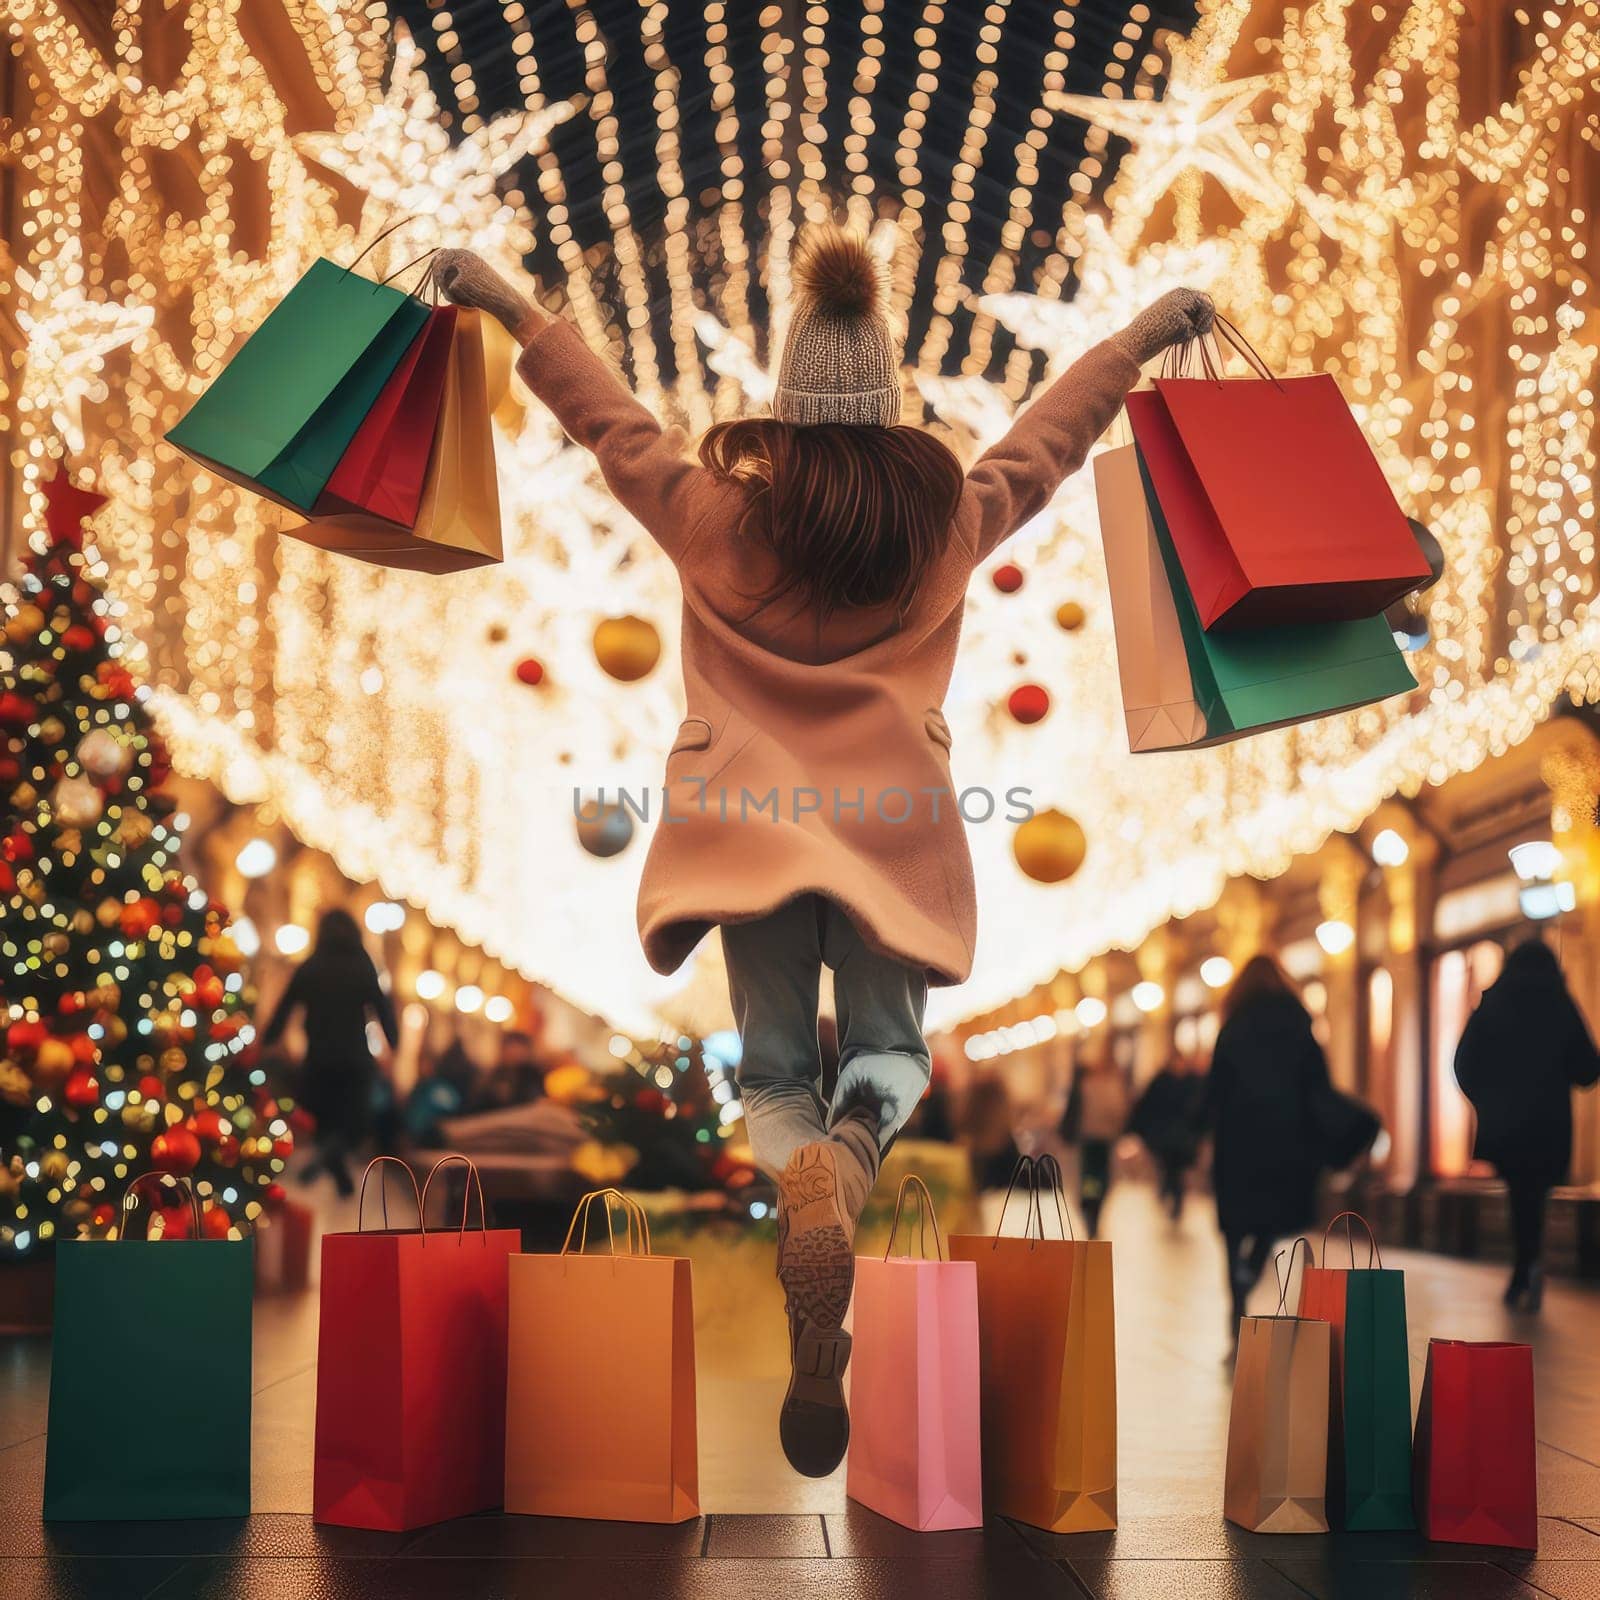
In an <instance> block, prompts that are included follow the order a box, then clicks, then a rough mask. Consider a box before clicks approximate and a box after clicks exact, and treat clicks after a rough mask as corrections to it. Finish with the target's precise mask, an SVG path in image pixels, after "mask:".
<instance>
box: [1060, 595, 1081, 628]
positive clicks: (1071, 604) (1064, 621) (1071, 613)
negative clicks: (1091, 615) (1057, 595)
mask: <svg viewBox="0 0 1600 1600" xmlns="http://www.w3.org/2000/svg"><path fill="white" fill-rule="evenodd" d="M1084 617H1085V612H1084V609H1083V607H1082V606H1080V605H1079V604H1078V602H1077V601H1076V600H1065V601H1063V602H1062V603H1061V604H1060V605H1059V606H1057V607H1056V626H1057V627H1058V628H1060V629H1062V630H1063V631H1064V632H1066V633H1076V632H1077V631H1078V629H1079V628H1081V627H1082V626H1083V623H1084Z"/></svg>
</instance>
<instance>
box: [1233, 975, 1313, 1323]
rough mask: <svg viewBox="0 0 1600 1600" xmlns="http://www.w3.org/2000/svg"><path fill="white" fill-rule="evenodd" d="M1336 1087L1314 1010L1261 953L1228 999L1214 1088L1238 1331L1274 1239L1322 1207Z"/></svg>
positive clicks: (1301, 1226) (1299, 1226)
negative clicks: (1322, 1120)
mask: <svg viewBox="0 0 1600 1600" xmlns="http://www.w3.org/2000/svg"><path fill="white" fill-rule="evenodd" d="M1330 1089H1331V1085H1330V1084H1329V1081H1328V1062H1327V1058H1326V1057H1325V1056H1324V1055H1323V1053H1322V1046H1321V1045H1319V1044H1318V1043H1317V1041H1316V1039H1315V1037H1313V1035H1312V1032H1311V1017H1310V1014H1309V1013H1308V1012H1307V1011H1306V1008H1305V1007H1304V1006H1303V1005H1301V1003H1300V999H1299V996H1298V995H1296V994H1295V992H1294V990H1293V989H1292V988H1291V987H1290V986H1289V980H1288V978H1287V977H1285V976H1284V972H1283V969H1282V968H1281V967H1280V966H1279V965H1278V963H1277V962H1276V961H1274V960H1273V959H1272V957H1271V956H1266V955H1258V956H1253V957H1252V958H1251V959H1250V960H1249V961H1247V962H1246V963H1245V965H1244V967H1243V969H1242V970H1241V971H1240V973H1239V976H1238V977H1237V978H1235V979H1234V981H1233V987H1232V988H1231V989H1230V990H1229V991H1228V994H1227V997H1226V998H1225V999H1224V1000H1223V1002H1222V1029H1221V1031H1220V1032H1219V1033H1218V1034H1217V1042H1216V1046H1215V1048H1214V1050H1213V1051H1212V1055H1211V1077H1210V1081H1209V1084H1208V1087H1207V1096H1206V1109H1207V1113H1208V1119H1209V1121H1210V1124H1211V1130H1212V1142H1213V1153H1212V1180H1213V1182H1214V1184H1215V1186H1216V1193H1217V1224H1218V1226H1219V1227H1220V1228H1221V1229H1222V1237H1223V1240H1224V1242H1225V1243H1226V1245H1227V1250H1228V1288H1229V1290H1230V1292H1231V1294H1232V1298H1233V1326H1234V1328H1235V1329H1237V1327H1238V1325H1239V1318H1240V1317H1242V1316H1243V1315H1244V1307H1245V1300H1246V1299H1247V1298H1248V1296H1249V1294H1250V1291H1251V1289H1253V1288H1254V1287H1255V1284H1256V1281H1257V1279H1259V1278H1260V1276H1261V1273H1262V1271H1263V1269H1264V1268H1265V1267H1266V1264H1267V1258H1268V1257H1269V1255H1270V1254H1271V1251H1272V1245H1273V1241H1274V1240H1275V1239H1280V1238H1282V1237H1283V1236H1284V1235H1286V1234H1291V1233H1299V1232H1301V1231H1302V1230H1303V1229H1304V1228H1306V1227H1309V1226H1310V1224H1311V1221H1312V1218H1313V1216H1314V1214H1315V1209H1316V1187H1317V1173H1318V1171H1319V1169H1320V1167H1321V1165H1322V1160H1321V1154H1320V1150H1319V1141H1318V1135H1317V1129H1316V1122H1315V1117H1316V1107H1317V1103H1318V1100H1319V1097H1323V1096H1326V1095H1327V1093H1328V1092H1329V1090H1330Z"/></svg>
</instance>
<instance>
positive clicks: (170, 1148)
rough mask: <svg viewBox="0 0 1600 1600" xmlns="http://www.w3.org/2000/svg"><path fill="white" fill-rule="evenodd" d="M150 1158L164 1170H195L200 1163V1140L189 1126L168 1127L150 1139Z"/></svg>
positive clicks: (184, 1171)
mask: <svg viewBox="0 0 1600 1600" xmlns="http://www.w3.org/2000/svg"><path fill="white" fill-rule="evenodd" d="M150 1159H151V1160H152V1161H153V1162H155V1164H156V1166H158V1167H159V1168H160V1169H161V1171H163V1172H176V1173H179V1174H183V1173H189V1172H193V1171H194V1169H195V1168H196V1167H197V1166H199V1165H200V1141H199V1140H198V1139H197V1138H195V1136H194V1135H193V1134H192V1133H191V1132H190V1131H189V1130H188V1129H187V1128H184V1127H177V1128H168V1129H167V1130H166V1131H165V1132H164V1133H158V1134H157V1135H156V1136H155V1138H154V1139H152V1140H151V1141H150Z"/></svg>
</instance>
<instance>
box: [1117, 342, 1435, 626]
mask: <svg viewBox="0 0 1600 1600" xmlns="http://www.w3.org/2000/svg"><path fill="white" fill-rule="evenodd" d="M1219 327H1221V329H1222V330H1223V332H1224V336H1225V337H1227V338H1229V340H1230V342H1232V343H1234V345H1235V346H1236V348H1238V349H1239V350H1241V351H1242V352H1243V353H1245V354H1246V356H1247V358H1248V359H1251V360H1253V361H1254V363H1255V365H1256V368H1257V371H1258V372H1259V373H1260V376H1259V377H1249V378H1223V377H1221V376H1220V370H1219V369H1218V368H1217V367H1216V366H1215V364H1214V362H1213V361H1212V359H1211V358H1210V357H1209V356H1208V357H1207V367H1208V375H1207V376H1206V377H1200V378H1185V377H1162V378H1157V379H1156V383H1155V389H1154V391H1153V393H1148V394H1140V395H1130V396H1129V402H1130V403H1129V406H1128V415H1129V417H1130V419H1131V420H1132V422H1133V432H1134V438H1135V439H1136V440H1137V442H1138V445H1139V449H1140V451H1141V453H1142V454H1143V456H1144V460H1145V464H1146V466H1147V468H1148V469H1149V472H1150V476H1151V479H1152V481H1153V483H1154V485H1155V490H1156V495H1157V497H1158V498H1159V500H1160V502H1161V509H1162V511H1163V512H1164V513H1165V516H1166V521H1167V525H1168V528H1169V530H1170V532H1171V535H1172V542H1173V544H1174V546H1175V547H1176V549H1177V552H1178V560H1179V562H1180V563H1181V564H1182V567H1183V572H1184V576H1185V578H1187V580H1188V586H1189V592H1190V593H1191V594H1192V595H1193V597H1194V602H1195V607H1196V609H1197V610H1198V611H1199V613H1200V622H1201V626H1202V627H1205V628H1208V629H1209V628H1212V627H1221V628H1243V627H1265V626H1271V625H1275V624H1287V623H1302V622H1353V621H1356V620H1358V619H1359V618H1362V617H1370V616H1375V615H1376V614H1377V613H1378V612H1380V611H1382V610H1383V608H1384V607H1385V606H1386V605H1388V604H1389V603H1390V601H1392V600H1398V599H1399V598H1400V597H1401V596H1402V595H1404V594H1407V593H1409V592H1410V591H1411V590H1412V589H1414V588H1416V587H1417V586H1418V584H1420V583H1423V582H1425V581H1426V580H1427V578H1428V576H1429V569H1428V563H1427V560H1426V558H1425V557H1424V556H1423V554H1422V552H1421V550H1420V549H1419V548H1418V546H1417V541H1416V539H1415V538H1414V537H1413V536H1412V533H1411V528H1410V525H1409V524H1408V523H1407V521H1406V519H1405V515H1404V513H1403V512H1402V511H1401V510H1400V507H1399V505H1398V504H1397V503H1396V501H1395V497H1394V492H1393V491H1392V490H1391V489H1390V488H1389V484H1388V481H1387V480H1386V479H1385V477H1384V475H1383V469H1382V468H1381V467H1380V466H1379V465H1378V461H1377V458H1376V457H1375V456H1374V455H1373V453H1372V447H1371V446H1370V445H1369V444H1368V443H1367V441H1366V438H1365V436H1364V435H1363V434H1362V432H1361V428H1360V425H1359V424H1358V423H1357V422H1356V419H1355V417H1354V416H1353V415H1352V414H1351V411H1350V408H1349V406H1348V405H1346V404H1345V400H1344V397H1343V395H1341V394H1340V393H1339V386H1338V384H1336V383H1335V382H1334V380H1333V379H1332V377H1330V376H1329V375H1328V374H1326V373H1319V374H1316V375H1313V376H1310V377H1298V378H1274V377H1273V376H1272V375H1271V374H1270V373H1269V372H1268V371H1267V369H1266V367H1265V366H1264V365H1262V364H1261V361H1260V358H1259V357H1257V356H1255V353H1254V352H1253V351H1251V350H1250V349H1249V347H1248V346H1247V345H1246V344H1245V343H1244V341H1243V339H1241V338H1240V337H1239V336H1238V335H1237V333H1236V332H1234V331H1233V330H1232V329H1231V328H1230V327H1229V326H1228V325H1227V324H1222V323H1219Z"/></svg>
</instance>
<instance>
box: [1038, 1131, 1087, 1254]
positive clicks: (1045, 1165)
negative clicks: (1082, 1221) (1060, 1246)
mask: <svg viewBox="0 0 1600 1600" xmlns="http://www.w3.org/2000/svg"><path fill="white" fill-rule="evenodd" d="M1038 1170H1039V1173H1040V1175H1041V1176H1042V1177H1047V1178H1049V1180H1050V1193H1051V1195H1052V1196H1053V1197H1054V1199H1055V1202H1056V1228H1057V1230H1058V1231H1059V1233H1060V1234H1061V1237H1062V1238H1063V1239H1070V1240H1072V1242H1073V1243H1074V1244H1076V1243H1077V1240H1078V1230H1077V1229H1076V1228H1075V1227H1074V1226H1073V1224H1072V1207H1071V1206H1069V1205H1068V1204H1067V1189H1066V1184H1065V1183H1064V1182H1063V1181H1062V1178H1061V1163H1060V1162H1059V1161H1057V1160H1056V1158H1055V1157H1054V1156H1053V1155H1051V1154H1050V1152H1049V1151H1048V1150H1047V1151H1045V1153H1044V1154H1043V1155H1042V1156H1040V1157H1039V1161H1038ZM1038 1193H1039V1191H1038V1190H1037V1189H1035V1190H1034V1199H1035V1203H1036V1204H1037V1206H1038V1217H1039V1238H1040V1241H1041V1242H1042V1241H1043V1240H1044V1238H1045V1231H1044V1202H1043V1201H1042V1200H1040V1199H1039V1198H1038Z"/></svg>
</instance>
